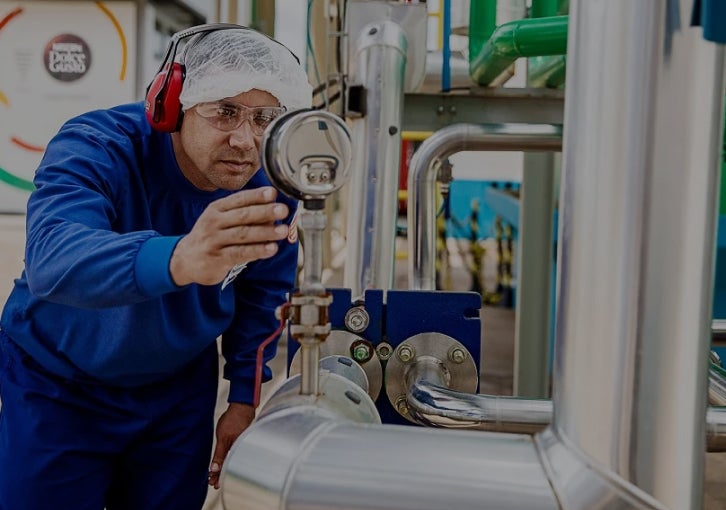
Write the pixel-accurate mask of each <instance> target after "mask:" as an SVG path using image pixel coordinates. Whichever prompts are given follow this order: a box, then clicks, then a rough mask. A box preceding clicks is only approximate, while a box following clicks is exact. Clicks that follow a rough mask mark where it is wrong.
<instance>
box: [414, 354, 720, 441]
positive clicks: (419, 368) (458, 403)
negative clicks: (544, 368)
mask: <svg viewBox="0 0 726 510" xmlns="http://www.w3.org/2000/svg"><path fill="white" fill-rule="evenodd" d="M438 367H439V365H436V364H432V363H416V364H414V365H413V366H412V368H411V369H410V370H409V372H408V377H407V380H406V382H407V385H408V388H407V392H406V400H407V402H408V411H409V416H410V417H411V418H412V419H413V420H414V421H415V422H416V423H418V424H420V425H424V426H428V427H440V428H467V429H473V430H486V431H489V432H509V433H517V434H536V433H537V432H541V431H542V430H543V429H544V428H545V427H547V426H548V425H549V424H550V423H551V422H552V412H553V406H552V401H551V400H548V399H526V398H518V397H507V396H496V395H484V394H470V393H463V392H460V391H456V390H452V389H449V388H447V387H446V386H447V385H446V382H445V375H444V373H443V372H442V371H441V369H440V368H438ZM724 375H726V372H724V370H723V369H721V368H719V367H716V366H715V365H713V364H712V365H711V370H710V371H709V396H711V391H712V390H713V391H714V392H715V394H716V395H718V396H719V398H718V399H716V400H714V399H710V402H711V404H712V407H709V408H708V412H707V414H706V428H707V436H706V451H709V452H722V451H726V407H721V406H724V405H726V404H724V403H722V402H723V401H722V398H723V390H724V379H723V377H724Z"/></svg>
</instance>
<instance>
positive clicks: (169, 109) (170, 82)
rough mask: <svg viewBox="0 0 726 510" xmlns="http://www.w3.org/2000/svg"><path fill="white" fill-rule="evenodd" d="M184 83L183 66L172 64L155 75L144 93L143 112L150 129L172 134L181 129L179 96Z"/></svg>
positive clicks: (176, 63)
mask: <svg viewBox="0 0 726 510" xmlns="http://www.w3.org/2000/svg"><path fill="white" fill-rule="evenodd" d="M183 83H184V66H183V65H182V64H180V63H178V62H172V64H171V71H169V64H167V65H166V66H165V67H164V69H163V70H162V71H161V72H160V73H159V74H157V75H156V77H155V78H154V81H152V82H151V85H149V89H148V90H147V92H146V101H145V102H144V110H145V111H146V118H147V119H148V120H149V124H151V127H152V128H154V129H155V130H157V131H163V132H166V133H172V132H174V131H178V130H179V128H180V127H181V119H182V105H181V103H180V102H179V96H180V95H181V91H182V84H183Z"/></svg>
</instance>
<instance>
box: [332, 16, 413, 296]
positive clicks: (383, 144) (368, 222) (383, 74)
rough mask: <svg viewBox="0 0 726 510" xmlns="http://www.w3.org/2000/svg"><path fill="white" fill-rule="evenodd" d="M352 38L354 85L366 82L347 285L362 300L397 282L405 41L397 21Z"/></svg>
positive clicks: (357, 132) (357, 131) (356, 125)
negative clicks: (396, 263)
mask: <svg viewBox="0 0 726 510" xmlns="http://www.w3.org/2000/svg"><path fill="white" fill-rule="evenodd" d="M353 36H354V37H355V36H356V34H354V35H353ZM351 42H353V43H355V44H356V50H355V51H356V62H357V66H356V69H355V70H354V71H353V74H352V77H351V83H354V84H358V85H362V86H363V90H362V91H361V92H360V93H361V96H362V97H361V102H362V103H363V105H364V107H363V109H364V112H363V115H362V116H361V117H357V118H356V117H352V118H351V120H350V122H351V131H352V135H353V139H354V140H355V141H356V143H355V144H354V145H353V168H352V169H351V179H350V183H349V185H348V186H349V188H348V189H349V195H348V220H347V230H346V259H345V267H344V270H343V285H344V286H345V287H348V288H350V289H351V293H352V296H353V299H358V298H359V297H361V296H362V295H363V293H364V292H365V290H366V289H369V288H374V289H390V288H392V286H393V268H394V262H395V241H396V216H397V213H398V176H399V160H400V154H401V121H402V109H401V105H403V89H404V80H405V75H406V49H407V41H406V33H405V32H404V30H403V29H402V28H401V27H400V26H399V25H398V24H396V23H394V22H392V21H380V22H375V23H370V24H369V25H366V26H365V27H364V28H363V29H362V30H361V33H360V35H358V36H357V40H355V41H351Z"/></svg>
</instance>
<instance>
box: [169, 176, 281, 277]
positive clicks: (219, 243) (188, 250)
mask: <svg viewBox="0 0 726 510" xmlns="http://www.w3.org/2000/svg"><path fill="white" fill-rule="evenodd" d="M276 196H277V191H276V190H275V189H274V188H271V187H264V188H257V189H251V190H243V191H239V192H237V193H234V194H232V195H229V196H227V197H225V198H222V199H219V200H216V201H214V202H212V203H211V204H209V206H208V207H207V208H206V209H205V210H204V212H203V213H202V214H201V216H199V219H197V222H196V223H195V224H194V227H193V228H192V230H191V232H189V234H187V235H185V236H184V237H182V238H181V240H180V241H179V243H177V245H176V247H175V248H174V252H173V253H172V255H171V261H170V262H169V271H170V273H171V277H172V279H173V280H174V283H176V284H177V285H187V284H189V283H199V284H202V285H215V284H217V283H219V282H221V281H222V280H223V279H224V277H225V276H227V273H228V272H229V270H230V269H232V267H234V266H236V265H237V264H242V263H247V262H251V261H253V260H257V259H265V258H269V257H271V256H273V255H274V254H275V253H277V241H280V240H282V239H285V238H286V237H287V234H288V226H287V225H275V221H277V220H282V219H285V218H286V217H287V215H288V214H289V210H288V208H287V206H286V205H285V204H278V203H275V202H274V200H275V197H276Z"/></svg>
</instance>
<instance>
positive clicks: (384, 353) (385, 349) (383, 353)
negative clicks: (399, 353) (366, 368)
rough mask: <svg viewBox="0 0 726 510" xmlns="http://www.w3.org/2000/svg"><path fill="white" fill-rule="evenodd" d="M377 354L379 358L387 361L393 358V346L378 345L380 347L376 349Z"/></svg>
mask: <svg viewBox="0 0 726 510" xmlns="http://www.w3.org/2000/svg"><path fill="white" fill-rule="evenodd" d="M376 352H377V353H378V357H379V358H381V359H382V360H383V361H386V360H387V359H388V358H390V357H391V346H390V344H386V343H380V344H378V347H376Z"/></svg>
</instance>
